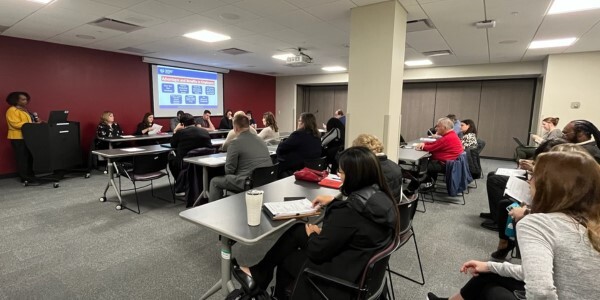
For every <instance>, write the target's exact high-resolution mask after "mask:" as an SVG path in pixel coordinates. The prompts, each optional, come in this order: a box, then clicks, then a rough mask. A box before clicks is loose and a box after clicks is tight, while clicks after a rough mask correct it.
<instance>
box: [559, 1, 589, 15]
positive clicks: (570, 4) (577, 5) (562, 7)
mask: <svg viewBox="0 0 600 300" xmlns="http://www.w3.org/2000/svg"><path fill="white" fill-rule="evenodd" d="M598 8H600V1H599V0H577V1H574V0H554V3H552V6H551V7H550V10H549V11H548V14H549V15H557V14H564V13H570V12H575V11H583V10H592V9H598Z"/></svg>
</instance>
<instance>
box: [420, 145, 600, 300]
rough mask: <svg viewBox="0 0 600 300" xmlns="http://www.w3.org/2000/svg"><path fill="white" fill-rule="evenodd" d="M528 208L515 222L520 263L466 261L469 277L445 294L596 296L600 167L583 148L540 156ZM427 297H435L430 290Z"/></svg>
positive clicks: (599, 252)
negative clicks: (457, 288) (461, 284)
mask: <svg viewBox="0 0 600 300" xmlns="http://www.w3.org/2000/svg"><path fill="white" fill-rule="evenodd" d="M530 187H531V193H532V196H533V200H532V206H531V214H528V215H526V216H525V217H524V218H523V219H522V220H521V221H520V222H519V223H517V232H518V236H517V239H518V242H519V246H520V249H521V259H522V264H521V265H514V264H511V263H508V262H504V263H496V262H480V261H468V262H466V263H465V264H463V266H462V267H461V269H460V271H461V272H463V273H471V274H472V275H473V278H471V280H469V282H468V283H467V284H466V285H465V286H464V287H463V288H462V289H461V290H460V293H458V294H456V295H454V296H452V297H450V298H449V299H517V297H516V295H515V294H516V293H515V291H517V292H518V291H521V290H525V293H526V295H525V296H526V298H527V300H534V299H578V300H586V299H590V300H592V299H594V300H596V299H599V297H600V285H599V284H597V283H598V274H600V167H599V166H598V164H596V162H595V160H594V159H593V158H592V157H591V156H590V155H589V154H587V153H583V152H550V153H545V154H541V155H540V156H538V158H537V160H536V164H535V170H534V175H533V178H532V179H531V180H530ZM427 297H428V299H430V300H434V299H448V298H438V297H437V296H436V295H434V294H433V293H429V294H428V295H427Z"/></svg>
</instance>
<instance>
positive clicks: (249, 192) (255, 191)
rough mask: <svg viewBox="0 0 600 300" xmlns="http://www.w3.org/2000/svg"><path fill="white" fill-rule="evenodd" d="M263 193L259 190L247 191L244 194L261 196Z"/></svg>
mask: <svg viewBox="0 0 600 300" xmlns="http://www.w3.org/2000/svg"><path fill="white" fill-rule="evenodd" d="M263 193H264V191H261V190H249V191H247V192H246V194H248V195H262V194H263Z"/></svg>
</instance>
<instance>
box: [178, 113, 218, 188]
mask: <svg viewBox="0 0 600 300" xmlns="http://www.w3.org/2000/svg"><path fill="white" fill-rule="evenodd" d="M180 121H181V123H180V125H179V126H177V128H178V130H177V132H175V134H173V137H172V138H171V147H173V148H175V155H176V156H175V158H174V159H173V160H171V161H170V162H169V169H171V173H172V174H173V176H174V177H175V179H177V176H178V175H179V172H180V171H181V163H182V162H183V158H184V157H185V156H186V155H187V153H188V152H189V151H190V150H193V149H196V148H210V147H212V142H211V140H210V135H209V134H208V131H206V129H204V128H200V127H197V126H195V124H196V122H194V117H193V116H192V115H191V114H186V113H184V114H183V115H182V116H181V118H180Z"/></svg>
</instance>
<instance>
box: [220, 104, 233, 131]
mask: <svg viewBox="0 0 600 300" xmlns="http://www.w3.org/2000/svg"><path fill="white" fill-rule="evenodd" d="M219 129H233V111H232V110H231V109H228V110H227V112H225V115H224V116H223V119H221V123H220V124H219Z"/></svg>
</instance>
